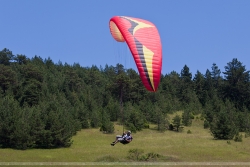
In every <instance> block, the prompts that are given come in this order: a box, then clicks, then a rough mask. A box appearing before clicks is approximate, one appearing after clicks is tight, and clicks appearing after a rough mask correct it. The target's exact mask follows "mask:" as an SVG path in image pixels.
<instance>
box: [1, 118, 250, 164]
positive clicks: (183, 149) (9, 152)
mask: <svg viewBox="0 0 250 167" xmlns="http://www.w3.org/2000/svg"><path fill="white" fill-rule="evenodd" d="M154 127H155V125H150V129H144V130H143V131H141V132H137V133H134V134H132V135H133V138H134V140H133V141H132V142H131V143H130V144H127V145H122V144H120V143H118V144H116V145H115V146H114V147H112V146H110V143H111V142H112V141H113V140H114V138H115V135H116V134H121V133H122V126H119V125H115V133H114V134H103V133H102V132H100V131H99V129H86V130H82V131H80V132H78V133H77V135H76V136H74V137H73V141H74V142H73V144H72V146H71V147H69V148H60V149H30V150H25V151H22V150H13V149H0V162H98V161H99V162H100V161H116V162H118V161H119V162H124V161H125V162H126V161H128V160H127V159H126V157H127V155H128V151H129V150H130V149H143V150H144V153H149V152H153V153H158V154H160V155H163V156H165V157H167V161H168V162H249V160H250V158H249V157H250V137H248V138H244V137H243V142H234V141H233V140H231V141H230V143H231V144H228V143H227V141H225V140H214V139H213V137H212V136H211V135H210V133H209V130H206V129H203V121H201V120H193V124H192V126H191V127H185V128H184V131H183V132H181V133H178V132H172V131H166V132H164V133H161V132H158V131H156V130H153V129H154ZM188 130H190V131H191V132H192V133H191V134H188V133H187V131H188ZM243 136H244V135H243Z"/></svg>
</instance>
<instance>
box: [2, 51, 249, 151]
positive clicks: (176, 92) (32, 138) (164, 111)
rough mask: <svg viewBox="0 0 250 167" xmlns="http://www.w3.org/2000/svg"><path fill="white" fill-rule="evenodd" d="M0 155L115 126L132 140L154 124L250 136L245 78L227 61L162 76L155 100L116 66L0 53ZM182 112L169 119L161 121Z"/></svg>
mask: <svg viewBox="0 0 250 167" xmlns="http://www.w3.org/2000/svg"><path fill="white" fill-rule="evenodd" d="M0 87H1V88H0V148H14V149H24V150H25V149H30V148H59V147H69V146H71V144H72V143H73V141H72V136H74V135H76V133H77V131H79V130H81V129H85V128H99V129H100V131H103V132H104V133H113V132H114V123H115V122H118V123H120V124H123V125H124V126H125V127H126V128H127V129H130V130H131V131H132V132H133V133H136V132H137V131H141V130H143V129H145V128H148V127H149V124H156V125H157V127H158V129H157V130H159V131H161V132H164V131H165V130H174V131H176V133H178V131H180V127H184V126H191V125H192V120H193V119H194V118H199V119H202V120H204V128H208V129H209V130H210V132H211V135H212V136H213V137H214V138H215V139H222V140H230V139H233V138H235V137H236V136H237V135H239V132H246V133H248V134H249V133H250V71H248V70H247V69H246V67H245V66H244V65H243V63H242V62H240V60H238V59H237V58H234V59H232V60H229V62H228V63H227V64H225V67H224V69H223V70H222V71H221V70H220V69H219V68H218V66H217V65H216V62H215V63H213V64H212V65H211V67H209V69H207V70H206V73H205V74H202V73H201V72H200V71H197V72H196V73H195V74H194V75H193V74H192V73H191V72H190V70H189V67H188V66H187V65H184V67H183V68H182V69H181V73H178V72H176V71H172V72H170V73H168V74H162V76H161V82H160V85H159V88H158V90H157V92H154V93H153V92H149V91H147V90H146V89H145V88H144V86H143V84H142V82H141V79H140V76H139V74H138V73H137V71H135V70H134V69H125V68H124V66H123V65H122V64H117V65H116V66H109V65H105V67H97V66H95V65H93V66H92V67H82V66H81V65H80V64H78V63H75V64H73V65H69V64H67V63H65V64H62V62H60V61H59V62H58V63H54V62H53V61H52V60H51V59H50V58H47V59H42V58H41V57H39V56H34V57H33V58H28V57H26V56H25V55H22V54H17V55H13V54H12V51H10V50H9V49H7V48H4V49H3V50H1V51H0ZM177 111H182V115H176V116H175V117H174V118H173V119H169V117H168V114H173V113H176V112H177Z"/></svg>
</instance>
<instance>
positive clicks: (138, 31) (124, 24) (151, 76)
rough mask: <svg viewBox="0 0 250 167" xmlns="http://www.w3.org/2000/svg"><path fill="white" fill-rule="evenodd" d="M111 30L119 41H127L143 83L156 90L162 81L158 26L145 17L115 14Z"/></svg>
mask: <svg viewBox="0 0 250 167" xmlns="http://www.w3.org/2000/svg"><path fill="white" fill-rule="evenodd" d="M109 27H110V32H111V34H112V36H113V38H114V39H115V40H116V41H118V42H126V43H127V45H128V47H129V49H130V51H131V53H132V55H133V58H134V60H135V63H136V66H137V69H138V71H139V74H140V77H141V80H142V83H143V85H144V86H145V87H146V89H147V90H149V91H152V92H155V91H157V88H158V86H159V83H160V78H161V69H162V47H161V40H160V36H159V33H158V30H157V28H156V26H155V25H154V24H153V23H151V22H149V21H147V20H143V19H138V18H132V17H125V16H115V17H112V18H111V19H110V22H109Z"/></svg>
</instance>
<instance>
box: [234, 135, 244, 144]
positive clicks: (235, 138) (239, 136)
mask: <svg viewBox="0 0 250 167" xmlns="http://www.w3.org/2000/svg"><path fill="white" fill-rule="evenodd" d="M234 141H235V142H242V134H239V133H237V134H236V135H235V136H234Z"/></svg>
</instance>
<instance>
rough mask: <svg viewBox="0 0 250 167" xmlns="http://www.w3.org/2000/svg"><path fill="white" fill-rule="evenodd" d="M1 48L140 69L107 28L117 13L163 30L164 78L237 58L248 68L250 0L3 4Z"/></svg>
mask: <svg viewBox="0 0 250 167" xmlns="http://www.w3.org/2000/svg"><path fill="white" fill-rule="evenodd" d="M0 4H1V5H0V6H1V15H0V49H1V50H2V49H3V48H8V49H10V50H11V51H12V52H13V54H15V55H16V54H24V55H26V56H27V57H29V58H31V57H34V56H35V55H37V56H40V57H42V58H43V59H45V58H48V57H50V58H51V59H52V60H53V61H54V62H55V63H57V62H58V61H59V60H60V61H61V62H63V63H65V62H66V63H68V64H73V63H74V62H75V63H79V64H80V65H81V66H83V67H91V66H92V65H97V66H98V67H99V66H103V67H104V66H105V65H106V64H107V65H116V64H117V63H121V64H123V65H124V66H125V67H126V68H134V69H135V70H136V71H137V69H136V66H135V65H134V62H133V60H132V56H131V55H130V53H129V50H128V49H127V46H126V45H125V44H121V43H117V42H116V41H115V40H114V39H113V38H112V36H111V34H110V31H109V20H110V18H111V17H113V16H131V17H137V18H142V19H145V20H149V21H151V22H153V23H154V24H155V25H156V26H157V28H158V31H159V33H160V36H161V42H162V53H163V62H162V63H163V66H162V73H163V74H164V75H165V74H168V73H170V72H171V71H176V72H178V73H180V72H181V69H182V68H183V67H184V65H185V64H186V65H187V66H188V67H189V69H190V71H191V72H192V74H193V76H194V74H195V73H196V71H197V70H199V71H200V72H201V73H203V74H205V71H206V70H207V69H209V70H211V67H212V64H213V63H216V64H217V65H218V67H219V69H220V70H221V71H222V72H223V71H224V67H225V66H226V65H227V63H228V62H230V61H232V59H233V58H237V59H238V60H239V61H241V62H242V63H243V65H245V66H246V69H247V70H250V0H171V1H170V0H123V1H122V0H120V1H118V0H71V1H70V0H0Z"/></svg>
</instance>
